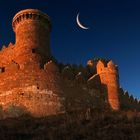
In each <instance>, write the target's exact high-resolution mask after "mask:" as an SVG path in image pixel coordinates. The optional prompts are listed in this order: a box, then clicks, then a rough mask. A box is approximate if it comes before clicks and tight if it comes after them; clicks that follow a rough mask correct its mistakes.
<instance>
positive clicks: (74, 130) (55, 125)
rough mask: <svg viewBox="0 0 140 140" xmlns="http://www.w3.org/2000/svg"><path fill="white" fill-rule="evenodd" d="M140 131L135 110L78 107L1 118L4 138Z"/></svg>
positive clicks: (60, 138)
mask: <svg viewBox="0 0 140 140" xmlns="http://www.w3.org/2000/svg"><path fill="white" fill-rule="evenodd" d="M139 132H140V115H139V113H137V112H131V111H127V112H111V111H102V110H95V109H94V110H90V111H89V110H85V111H80V110H78V111H74V112H73V111H71V112H68V113H66V114H60V115H58V116H50V117H46V118H39V119H37V118H32V117H30V116H28V115H24V116H22V117H20V118H9V119H5V120H1V121H0V140H139V139H140V134H139Z"/></svg>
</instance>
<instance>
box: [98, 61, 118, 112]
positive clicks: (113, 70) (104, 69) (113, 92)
mask: <svg viewBox="0 0 140 140" xmlns="http://www.w3.org/2000/svg"><path fill="white" fill-rule="evenodd" d="M97 73H98V74H99V76H100V80H101V84H102V88H103V90H105V92H107V95H108V103H109V105H110V107H111V108H112V109H113V110H119V108H120V103H119V76H118V68H117V66H116V65H115V64H113V62H112V61H109V62H108V63H105V62H102V61H100V60H99V61H98V63H97Z"/></svg>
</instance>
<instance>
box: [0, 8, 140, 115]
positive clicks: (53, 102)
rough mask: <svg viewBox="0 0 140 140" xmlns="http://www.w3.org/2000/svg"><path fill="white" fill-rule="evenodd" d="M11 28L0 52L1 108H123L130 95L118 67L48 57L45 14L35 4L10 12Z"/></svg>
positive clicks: (34, 111)
mask: <svg viewBox="0 0 140 140" xmlns="http://www.w3.org/2000/svg"><path fill="white" fill-rule="evenodd" d="M12 27H13V30H14V32H15V35H16V40H15V44H12V43H10V44H9V45H8V47H6V46H3V47H2V49H1V51H0V60H1V61H0V105H1V106H2V109H3V111H7V110H8V108H9V106H11V105H14V106H17V107H20V108H22V109H24V110H26V111H27V112H28V113H30V114H31V115H33V116H37V117H41V116H46V115H53V114H57V113H61V112H64V111H66V110H67V109H72V108H73V109H75V108H86V107H99V108H104V107H106V106H107V107H109V108H111V109H113V110H119V109H120V108H121V107H125V108H127V107H126V105H125V103H127V102H129V101H130V97H129V95H126V93H124V91H123V90H122V89H121V88H120V85H119V74H118V67H117V66H116V65H115V64H114V63H113V62H112V61H111V60H104V59H99V60H89V61H88V62H87V67H83V66H71V65H63V64H58V63H56V62H55V61H54V58H53V56H52V55H51V51H50V43H49V42H50V32H51V21H50V19H49V17H48V15H46V14H45V13H43V12H41V11H39V10H36V9H27V10H22V11H20V12H18V13H17V14H16V15H15V16H14V18H13V22H12ZM126 96H127V97H126ZM133 103H134V106H135V107H134V108H137V109H139V102H138V101H137V100H136V99H132V97H131V102H130V104H129V105H130V106H132V105H131V104H133ZM128 108H129V107H128Z"/></svg>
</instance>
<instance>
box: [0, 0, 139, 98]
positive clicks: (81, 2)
mask: <svg viewBox="0 0 140 140" xmlns="http://www.w3.org/2000/svg"><path fill="white" fill-rule="evenodd" d="M26 8H35V9H39V10H41V11H43V12H45V13H47V14H48V15H49V16H50V18H51V20H52V25H53V28H52V33H51V49H52V53H53V55H54V56H55V58H56V59H57V60H58V61H59V62H64V63H71V64H74V63H76V64H84V65H85V64H86V62H87V60H88V59H90V58H94V57H95V58H96V57H98V58H99V57H102V58H109V59H112V60H113V61H114V62H115V63H116V64H117V65H118V66H119V72H120V84H121V86H122V87H123V88H124V89H125V90H128V91H129V93H130V94H133V96H134V97H137V98H139V99H140V75H139V73H140V1H139V0H1V1H0V46H2V45H3V44H5V45H8V44H9V42H13V43H14V32H13V31H12V26H11V22H12V18H13V16H14V15H15V14H16V13H17V12H18V11H19V10H22V9H26ZM78 12H80V21H81V22H82V23H83V24H84V25H86V26H88V27H90V30H82V29H80V28H79V27H78V26H77V24H76V14H77V13H78Z"/></svg>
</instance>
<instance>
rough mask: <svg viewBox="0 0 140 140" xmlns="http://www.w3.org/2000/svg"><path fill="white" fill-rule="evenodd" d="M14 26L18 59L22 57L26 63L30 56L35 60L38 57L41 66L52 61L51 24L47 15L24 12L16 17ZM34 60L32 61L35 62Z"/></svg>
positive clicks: (27, 10) (36, 12)
mask: <svg viewBox="0 0 140 140" xmlns="http://www.w3.org/2000/svg"><path fill="white" fill-rule="evenodd" d="M12 26H13V30H14V32H15V34H16V42H15V50H16V56H17V57H20V56H22V59H23V61H25V60H24V59H27V58H29V57H28V56H32V57H33V58H34V57H35V56H36V55H38V57H39V59H38V60H39V63H40V65H43V64H44V63H45V62H46V61H48V60H49V59H50V57H51V53H50V31H51V22H50V19H49V17H48V15H47V14H45V13H43V12H41V11H39V10H36V9H26V10H22V11H20V12H18V13H17V14H16V15H15V16H14V18H13V22H12ZM33 54H36V55H33ZM23 55H24V56H25V57H24V56H23ZM33 58H30V60H31V59H32V60H34V59H33ZM20 60H21V59H20ZM26 61H27V60H26ZM20 63H22V60H21V62H20Z"/></svg>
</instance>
